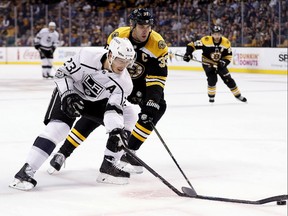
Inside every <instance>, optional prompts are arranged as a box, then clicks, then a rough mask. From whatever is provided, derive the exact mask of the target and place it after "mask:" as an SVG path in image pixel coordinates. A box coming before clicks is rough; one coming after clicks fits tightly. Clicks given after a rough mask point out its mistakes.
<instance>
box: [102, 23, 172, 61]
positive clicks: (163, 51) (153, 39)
mask: <svg viewBox="0 0 288 216" xmlns="http://www.w3.org/2000/svg"><path fill="white" fill-rule="evenodd" d="M130 31H131V29H130V27H127V26H126V27H120V28H118V29H116V30H115V31H114V32H112V33H111V34H110V35H109V37H108V39H107V44H109V43H110V41H111V40H112V38H113V37H120V38H124V37H126V38H129V35H130ZM144 47H145V49H147V50H149V51H150V52H151V53H152V54H153V55H155V56H156V58H158V57H161V56H165V55H167V54H168V46H167V44H166V43H165V41H164V39H163V38H162V36H161V35H160V34H158V33H157V32H155V31H153V30H152V31H151V33H150V36H149V39H148V41H147V43H146V45H145V46H144Z"/></svg>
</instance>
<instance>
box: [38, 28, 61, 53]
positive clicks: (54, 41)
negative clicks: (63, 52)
mask: <svg viewBox="0 0 288 216" xmlns="http://www.w3.org/2000/svg"><path fill="white" fill-rule="evenodd" d="M34 43H35V45H37V44H40V45H41V49H44V50H51V49H52V47H55V48H56V47H57V46H59V34H58V32H57V31H55V30H54V31H53V32H50V31H49V29H48V28H43V29H41V30H40V31H39V32H38V34H37V35H36V38H35V39H34Z"/></svg>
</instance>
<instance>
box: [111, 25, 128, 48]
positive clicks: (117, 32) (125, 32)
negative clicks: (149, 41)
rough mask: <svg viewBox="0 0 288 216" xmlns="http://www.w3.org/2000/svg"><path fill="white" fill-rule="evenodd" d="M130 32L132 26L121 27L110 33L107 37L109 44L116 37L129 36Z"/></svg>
mask: <svg viewBox="0 0 288 216" xmlns="http://www.w3.org/2000/svg"><path fill="white" fill-rule="evenodd" d="M129 34H130V27H120V28H118V29H116V30H115V31H114V32H112V33H111V34H110V35H109V37H108V39H107V44H109V43H110V41H111V40H112V39H113V38H114V37H121V38H125V37H126V38H129Z"/></svg>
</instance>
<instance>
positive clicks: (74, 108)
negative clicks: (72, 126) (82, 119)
mask: <svg viewBox="0 0 288 216" xmlns="http://www.w3.org/2000/svg"><path fill="white" fill-rule="evenodd" d="M83 109H84V102H83V100H82V98H81V97H80V96H79V95H78V94H76V93H72V94H68V95H66V96H64V97H63V98H62V103H61V110H62V111H63V112H64V113H65V114H66V115H67V116H68V117H70V118H76V117H79V116H80V115H81V111H82V110H83Z"/></svg>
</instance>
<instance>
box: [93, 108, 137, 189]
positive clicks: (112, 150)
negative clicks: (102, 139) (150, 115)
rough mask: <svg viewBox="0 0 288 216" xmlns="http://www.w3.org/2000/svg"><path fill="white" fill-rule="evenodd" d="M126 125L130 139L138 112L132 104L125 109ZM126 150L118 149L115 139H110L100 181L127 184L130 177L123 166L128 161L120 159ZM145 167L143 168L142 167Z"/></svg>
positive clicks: (99, 177) (101, 168)
mask: <svg viewBox="0 0 288 216" xmlns="http://www.w3.org/2000/svg"><path fill="white" fill-rule="evenodd" d="M123 117H124V127H125V132H126V136H127V139H129V137H130V134H131V131H132V128H133V127H134V125H135V122H136V121H137V113H136V112H135V110H134V108H133V106H132V105H129V106H125V107H124V109H123ZM123 153H124V151H123V150H122V149H118V148H117V146H115V143H113V140H110V139H108V141H107V145H106V149H105V152H104V159H103V162H102V164H101V167H100V174H99V176H98V178H97V181H98V182H100V183H111V184H127V183H128V178H129V177H130V174H129V172H127V171H126V170H125V169H123V167H126V165H127V163H125V164H122V165H121V164H120V163H119V160H120V158H122V156H123ZM142 169H143V168H142Z"/></svg>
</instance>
